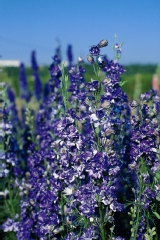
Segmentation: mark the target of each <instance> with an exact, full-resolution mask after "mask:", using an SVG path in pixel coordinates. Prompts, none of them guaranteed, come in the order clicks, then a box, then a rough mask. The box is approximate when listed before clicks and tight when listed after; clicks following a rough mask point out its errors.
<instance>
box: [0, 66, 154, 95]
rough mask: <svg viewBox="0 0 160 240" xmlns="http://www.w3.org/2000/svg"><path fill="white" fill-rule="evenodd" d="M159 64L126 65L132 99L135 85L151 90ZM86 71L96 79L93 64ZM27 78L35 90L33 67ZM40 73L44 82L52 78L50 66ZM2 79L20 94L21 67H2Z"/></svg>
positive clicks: (125, 87) (86, 75) (30, 86)
mask: <svg viewBox="0 0 160 240" xmlns="http://www.w3.org/2000/svg"><path fill="white" fill-rule="evenodd" d="M156 68H157V65H138V64H137V65H126V66H124V69H125V70H126V72H125V74H124V75H123V76H122V81H126V83H125V84H124V85H123V87H122V88H123V90H124V91H125V92H126V93H127V95H128V97H129V99H130V100H132V99H133V98H135V97H134V96H135V93H134V91H135V87H136V88H138V89H139V91H138V92H140V93H143V92H146V91H149V89H150V88H151V87H152V85H151V80H152V77H153V74H155V73H156ZM85 69H86V73H85V79H86V81H87V82H88V81H90V79H91V78H93V79H95V75H94V71H93V68H92V66H91V65H88V64H86V65H85ZM26 74H27V79H28V83H29V89H30V90H31V91H32V90H33V84H34V82H33V77H32V69H31V68H29V67H27V68H26ZM39 74H40V77H41V81H42V83H43V84H44V83H45V82H47V81H48V80H49V78H50V75H49V71H48V66H43V67H40V69H39ZM0 75H1V76H0V80H1V81H5V82H7V83H8V84H9V85H11V86H12V87H13V88H14V91H15V93H16V96H17V97H18V96H19V86H18V85H19V79H18V78H19V69H18V68H16V67H5V68H3V69H2V72H1V74H0Z"/></svg>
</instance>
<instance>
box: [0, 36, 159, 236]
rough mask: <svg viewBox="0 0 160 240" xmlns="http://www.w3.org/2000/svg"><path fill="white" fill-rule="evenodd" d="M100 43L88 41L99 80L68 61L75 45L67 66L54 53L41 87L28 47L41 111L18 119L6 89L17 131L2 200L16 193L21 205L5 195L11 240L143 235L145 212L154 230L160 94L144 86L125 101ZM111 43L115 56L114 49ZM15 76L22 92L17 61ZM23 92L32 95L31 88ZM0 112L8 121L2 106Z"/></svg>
mask: <svg viewBox="0 0 160 240" xmlns="http://www.w3.org/2000/svg"><path fill="white" fill-rule="evenodd" d="M107 45H108V41H107V40H101V41H100V42H99V43H98V44H97V45H93V46H91V47H90V49H89V52H90V54H89V55H88V56H87V60H88V62H89V63H90V64H92V65H93V68H94V72H95V75H96V76H95V79H91V80H90V81H87V82H86V80H85V77H84V74H85V67H84V63H83V61H82V59H81V58H79V59H78V63H77V64H76V65H73V55H72V46H71V45H69V46H68V50H67V56H68V61H69V66H68V67H66V68H65V67H64V64H63V63H62V61H61V59H60V50H59V49H57V50H56V54H55V55H54V57H53V62H52V64H51V65H50V67H49V72H50V79H49V81H48V82H47V83H46V84H45V86H44V91H43V92H42V85H41V81H40V77H39V73H38V65H37V62H36V59H35V52H32V58H31V63H32V70H33V73H34V77H35V88H34V92H33V96H35V98H36V99H37V105H38V110H37V111H33V110H32V109H30V108H29V107H27V108H26V109H25V111H24V114H23V115H22V116H21V117H22V118H21V119H20V118H19V117H18V114H17V111H16V104H15V98H14V94H13V92H12V90H11V88H8V98H9V100H10V102H11V105H10V111H11V112H12V118H11V121H13V129H12V130H14V129H15V130H14V131H15V132H14V134H13V136H12V137H11V138H10V141H9V144H8V145H7V146H8V148H7V151H6V153H5V156H7V160H6V161H5V165H3V167H4V168H5V166H6V165H7V164H8V165H7V166H11V169H12V170H14V171H15V172H16V173H17V174H15V173H14V174H12V177H13V179H14V181H12V182H11V187H10V188H9V190H7V189H6V188H5V190H4V191H3V196H4V197H5V198H7V195H8V194H9V200H10V199H12V193H14V194H13V195H14V196H19V197H18V198H19V199H20V201H19V202H18V204H19V205H20V209H19V211H17V208H15V209H16V210H15V209H14V204H13V202H14V201H12V204H11V209H12V214H11V215H10V216H8V220H7V221H6V222H4V224H3V225H2V228H3V231H4V232H12V233H13V232H14V233H15V236H16V238H17V239H18V240H32V239H40V240H49V239H54V240H56V239H57V240H58V239H62V240H73V239H74V240H76V239H77V240H83V239H88V240H93V239H101V240H106V239H113V240H124V239H145V238H144V237H145V236H146V234H149V233H150V232H151V230H150V231H149V230H148V229H153V223H152V221H150V217H152V218H154V221H155V226H157V222H158V221H157V219H158V218H159V205H158V202H159V194H160V188H159V179H160V178H159V171H160V161H159V149H160V144H159V134H160V130H159V122H160V117H159V112H160V96H159V95H158V94H157V93H156V92H155V91H154V90H151V91H149V92H146V93H144V94H141V95H140V99H139V102H137V101H135V100H134V101H133V102H131V103H129V100H128V97H127V95H126V93H125V92H124V91H123V90H122V88H121V84H122V83H121V75H122V74H124V73H125V70H124V68H123V67H122V66H121V65H120V64H119V63H118V62H117V61H116V60H109V59H107V58H106V57H105V56H103V58H101V56H100V51H101V48H103V47H105V46H107ZM115 49H116V51H117V54H120V53H121V45H118V44H116V45H115ZM118 56H119V55H118ZM66 71H68V74H66ZM102 72H103V74H102V76H104V75H105V76H104V77H103V79H101V78H100V73H102ZM20 73H21V74H20V75H21V92H22V93H23V94H24V88H25V87H26V88H27V87H28V86H27V80H26V77H25V71H24V65H21V66H20ZM22 75H23V76H22ZM22 80H23V81H22ZM23 94H21V97H22V98H23V99H25V100H26V102H28V101H31V99H30V98H28V95H27V94H28V90H27V91H26V95H25V94H24V95H23ZM42 100H43V101H42ZM3 115H4V116H6V120H7V119H8V115H9V113H8V109H7V108H4V110H3ZM7 124H8V125H7ZM7 124H6V125H5V126H8V127H7V128H6V129H5V130H6V132H7V131H8V132H9V134H10V132H11V129H10V127H9V126H10V125H9V122H7ZM21 126H23V128H24V130H23V131H21V136H20V135H18V134H19V132H18V130H19V128H20V127H21ZM15 136H16V137H15ZM19 137H21V140H22V141H19V140H18V138H19ZM14 138H16V139H15V141H14ZM18 173H19V174H18ZM6 175H7V174H6ZM3 177H5V175H4V176H3ZM6 186H7V185H6ZM6 186H5V187H6ZM9 186H10V185H9ZM14 188H15V189H17V190H18V191H17V192H14V191H13V190H14ZM16 194H17V195H16ZM152 212H153V213H152ZM16 213H19V215H18V217H14V216H17V215H16ZM153 214H154V215H155V217H154V216H153ZM8 215H9V214H8ZM119 216H120V217H119ZM156 217H157V219H156ZM125 218H126V219H125ZM129 222H130V226H129ZM157 231H158V230H157ZM155 234H157V236H158V233H155V231H153V235H155Z"/></svg>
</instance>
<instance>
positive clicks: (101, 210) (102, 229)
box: [98, 202, 106, 240]
mask: <svg viewBox="0 0 160 240" xmlns="http://www.w3.org/2000/svg"><path fill="white" fill-rule="evenodd" d="M98 207H99V215H100V234H101V238H102V240H106V231H105V228H104V226H105V224H104V215H103V209H102V208H103V205H102V204H101V203H100V202H98Z"/></svg>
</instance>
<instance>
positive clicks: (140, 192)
mask: <svg viewBox="0 0 160 240" xmlns="http://www.w3.org/2000/svg"><path fill="white" fill-rule="evenodd" d="M142 189H143V180H142V177H141V178H140V190H139V197H138V208H137V217H136V229H135V234H134V240H136V237H137V233H138V226H139V219H140V210H141V196H142Z"/></svg>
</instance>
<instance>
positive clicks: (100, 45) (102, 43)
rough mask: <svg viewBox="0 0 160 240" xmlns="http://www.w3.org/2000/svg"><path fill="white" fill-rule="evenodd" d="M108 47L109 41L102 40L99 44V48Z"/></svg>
mask: <svg viewBox="0 0 160 240" xmlns="http://www.w3.org/2000/svg"><path fill="white" fill-rule="evenodd" d="M107 45H108V41H107V40H101V41H100V42H99V43H98V44H97V47H99V48H102V47H106V46H107Z"/></svg>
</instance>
